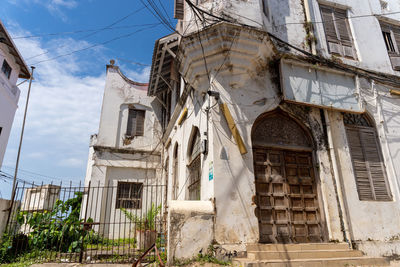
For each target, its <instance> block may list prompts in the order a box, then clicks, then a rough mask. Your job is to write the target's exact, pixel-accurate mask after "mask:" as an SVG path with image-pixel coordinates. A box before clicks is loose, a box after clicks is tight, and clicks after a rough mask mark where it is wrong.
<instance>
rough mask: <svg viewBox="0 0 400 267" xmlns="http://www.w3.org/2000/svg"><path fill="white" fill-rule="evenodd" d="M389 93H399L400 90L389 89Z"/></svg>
mask: <svg viewBox="0 0 400 267" xmlns="http://www.w3.org/2000/svg"><path fill="white" fill-rule="evenodd" d="M390 93H391V94H392V95H400V90H394V89H391V90H390Z"/></svg>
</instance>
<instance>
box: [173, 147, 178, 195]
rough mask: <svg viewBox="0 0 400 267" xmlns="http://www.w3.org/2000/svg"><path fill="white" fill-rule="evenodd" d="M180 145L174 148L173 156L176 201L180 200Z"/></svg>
mask: <svg viewBox="0 0 400 267" xmlns="http://www.w3.org/2000/svg"><path fill="white" fill-rule="evenodd" d="M178 149H179V148H178V143H176V144H175V147H174V155H173V163H172V164H173V165H172V168H173V174H172V175H173V178H172V199H173V200H176V199H178V191H179V180H178V179H179V176H178V171H179V169H178V166H179V160H178Z"/></svg>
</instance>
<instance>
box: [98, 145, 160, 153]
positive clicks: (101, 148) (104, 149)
mask: <svg viewBox="0 0 400 267" xmlns="http://www.w3.org/2000/svg"><path fill="white" fill-rule="evenodd" d="M93 149H94V150H95V151H100V152H110V153H120V154H132V155H133V154H138V153H140V154H149V155H153V156H160V155H161V153H160V152H157V151H150V150H140V149H128V148H116V147H109V146H98V145H94V146H93Z"/></svg>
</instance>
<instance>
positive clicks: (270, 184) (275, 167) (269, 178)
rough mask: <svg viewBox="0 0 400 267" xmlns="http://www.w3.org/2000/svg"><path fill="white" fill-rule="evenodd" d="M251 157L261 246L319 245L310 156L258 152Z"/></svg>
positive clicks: (320, 236) (284, 152) (314, 189)
mask: <svg viewBox="0 0 400 267" xmlns="http://www.w3.org/2000/svg"><path fill="white" fill-rule="evenodd" d="M254 155H255V156H254V169H255V182H256V194H257V198H256V200H257V203H256V204H257V209H256V215H257V217H258V220H259V227H260V242H266V243H304V242H321V241H322V233H321V222H320V216H319V208H318V205H319V204H318V199H317V191H316V184H315V177H314V171H313V166H312V155H311V153H310V152H296V151H288V150H283V149H260V148H257V149H254Z"/></svg>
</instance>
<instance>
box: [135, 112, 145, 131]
mask: <svg viewBox="0 0 400 267" xmlns="http://www.w3.org/2000/svg"><path fill="white" fill-rule="evenodd" d="M144 113H145V111H144V110H136V131H135V135H136V136H143V134H144Z"/></svg>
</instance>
